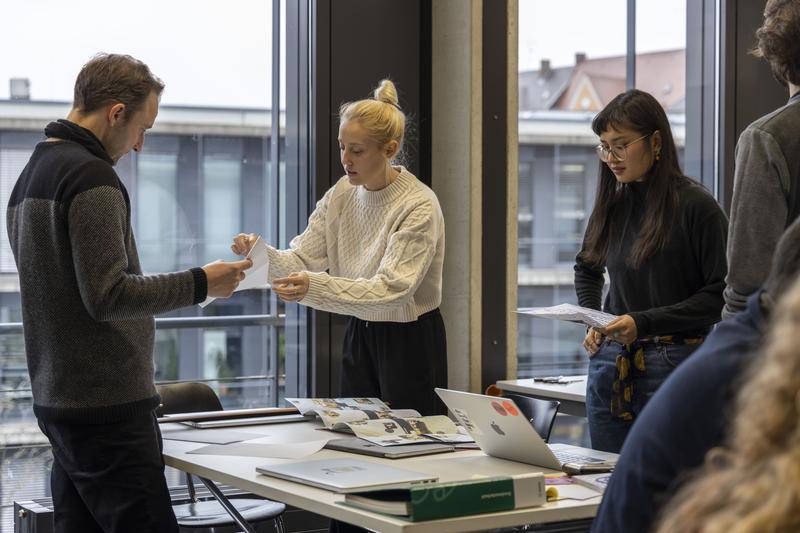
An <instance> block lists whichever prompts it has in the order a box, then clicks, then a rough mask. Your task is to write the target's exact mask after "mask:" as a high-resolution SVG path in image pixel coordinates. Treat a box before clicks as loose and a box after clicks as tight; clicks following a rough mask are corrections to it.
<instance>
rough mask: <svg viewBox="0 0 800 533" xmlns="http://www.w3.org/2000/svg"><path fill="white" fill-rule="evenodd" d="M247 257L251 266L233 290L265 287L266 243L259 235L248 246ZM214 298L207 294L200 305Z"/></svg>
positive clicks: (267, 265)
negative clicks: (251, 263) (251, 245)
mask: <svg viewBox="0 0 800 533" xmlns="http://www.w3.org/2000/svg"><path fill="white" fill-rule="evenodd" d="M247 258H248V259H250V260H252V261H253V266H251V267H250V268H248V269H247V270H245V271H244V275H245V278H244V279H243V280H242V281H241V283H239V286H238V287H236V289H235V290H234V291H233V292H239V291H244V290H247V289H255V288H258V287H265V286H267V284H268V281H269V280H268V277H269V253H268V252H267V243H265V242H264V240H263V239H262V238H261V235H259V236H258V239H256V242H255V243H254V244H253V247H252V248H250V253H248V254H247ZM214 300H216V298H214V297H213V296H209V297H208V298H206V299H205V300H204V301H202V302H201V303H200V307H205V306H207V305H208V304H210V303H211V302H213V301H214Z"/></svg>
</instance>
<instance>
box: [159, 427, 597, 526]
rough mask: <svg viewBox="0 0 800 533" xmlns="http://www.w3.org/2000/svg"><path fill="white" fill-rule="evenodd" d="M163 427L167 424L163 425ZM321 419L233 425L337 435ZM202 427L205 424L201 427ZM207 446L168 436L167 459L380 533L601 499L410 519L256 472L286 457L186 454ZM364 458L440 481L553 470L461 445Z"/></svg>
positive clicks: (570, 510)
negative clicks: (416, 454)
mask: <svg viewBox="0 0 800 533" xmlns="http://www.w3.org/2000/svg"><path fill="white" fill-rule="evenodd" d="M162 427H164V429H166V427H168V426H162ZM320 427H322V426H321V424H319V423H317V422H298V423H286V424H271V425H263V426H245V427H238V428H235V430H236V431H237V432H240V431H246V432H249V433H259V434H261V435H268V436H270V442H275V443H287V444H288V443H297V442H309V441H313V440H321V439H327V438H338V437H341V435H340V434H335V433H331V432H327V431H324V430H319V429H318V428H320ZM198 431H203V430H198ZM202 446H205V444H201V443H196V442H182V441H172V440H165V441H164V460H165V462H166V463H167V464H168V465H169V466H172V467H174V468H177V469H179V470H183V471H187V472H190V473H192V474H196V475H197V476H200V477H204V478H208V479H210V480H213V481H215V482H218V483H224V484H227V485H230V486H233V487H237V488H239V489H243V490H246V491H248V492H252V493H254V494H258V495H260V496H263V497H266V498H269V499H273V500H277V501H281V502H283V503H286V504H288V505H292V506H295V507H298V508H301V509H305V510H307V511H311V512H313V513H317V514H320V515H324V516H328V517H330V518H335V519H337V520H342V521H344V522H349V523H351V524H356V525H358V526H361V527H366V528H369V529H374V530H377V531H381V532H382V533H402V532H408V533H412V532H413V533H417V532H435V533H447V532H451V531H452V532H456V531H478V530H484V529H495V528H501V527H512V526H519V525H523V524H531V523H548V522H560V521H565V520H577V519H584V518H592V517H593V516H594V515H595V513H596V511H597V506H598V505H599V503H600V496H597V497H595V498H591V499H589V500H583V501H577V500H561V501H556V502H550V503H546V504H544V505H543V506H540V507H531V508H527V509H518V510H514V511H505V512H498V513H487V514H481V515H470V516H464V517H459V518H448V519H442V520H429V521H425V522H409V521H405V520H400V519H397V518H393V517H390V516H386V515H381V514H378V513H372V512H369V511H364V510H360V509H356V508H353V507H347V506H345V505H343V504H342V501H343V499H344V496H343V495H341V494H336V493H334V492H331V491H328V490H324V489H318V488H315V487H311V486H307V485H303V484H300V483H295V482H292V481H284V480H281V479H277V478H273V477H269V476H264V475H261V474H257V473H256V470H255V468H256V466H258V465H262V464H268V463H282V462H287V461H289V460H288V459H268V458H258V457H230V456H221V455H197V454H188V453H187V452H188V451H190V450H194V449H197V448H200V447H202ZM337 457H353V455H352V454H348V453H345V452H337V451H332V450H325V449H323V450H321V451H319V452H317V453H315V454H313V455H310V456H308V457H305V458H304V459H305V460H312V459H325V458H331V459H333V458H337ZM358 458H359V459H362V460H364V461H374V462H383V463H386V464H391V465H393V466H397V467H400V468H408V469H412V470H417V471H421V472H426V473H431V474H434V475H437V476H438V477H439V480H440V481H457V480H463V479H469V478H470V477H472V475H473V474H474V473H481V474H495V475H503V474H516V473H524V472H540V471H544V472H545V473H549V472H551V471H548V470H546V469H542V468H540V467H535V466H531V465H526V464H522V463H516V462H511V461H504V460H501V459H495V458H492V457H487V456H485V455H484V454H483V453H482V452H480V451H477V450H462V451H458V452H454V453H452V454H442V455H429V456H421V457H411V458H407V459H395V460H391V459H381V458H377V457H369V456H366V455H359V456H358Z"/></svg>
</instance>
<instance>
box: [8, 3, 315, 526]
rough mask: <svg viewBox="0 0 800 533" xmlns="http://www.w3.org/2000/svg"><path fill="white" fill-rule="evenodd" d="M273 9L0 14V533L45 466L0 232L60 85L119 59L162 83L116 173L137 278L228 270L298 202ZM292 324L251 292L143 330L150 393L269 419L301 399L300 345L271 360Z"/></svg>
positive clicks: (280, 240) (282, 226) (53, 6)
mask: <svg viewBox="0 0 800 533" xmlns="http://www.w3.org/2000/svg"><path fill="white" fill-rule="evenodd" d="M276 4H277V5H276ZM288 7H289V9H290V12H291V11H292V10H293V9H294V11H296V8H295V6H291V5H290V6H288ZM286 8H287V5H286V3H285V0H274V2H263V1H261V0H243V1H240V2H233V3H219V2H212V1H208V0H201V1H193V2H188V1H185V0H179V1H175V2H166V3H165V2H159V1H157V0H143V1H142V2H139V3H137V5H136V9H132V10H126V11H125V13H124V16H120V17H116V18H113V17H112V19H109V18H108V7H107V5H106V3H105V2H103V1H101V0H87V1H85V2H82V3H81V9H80V10H76V9H75V6H73V5H68V4H65V3H63V2H56V1H53V0H41V1H37V2H34V3H25V2H13V3H11V4H9V5H4V6H3V18H4V19H5V20H15V21H17V23H16V24H14V25H10V26H8V27H7V28H5V29H4V31H3V32H1V33H0V49H2V50H13V51H14V53H13V54H12V53H4V54H3V59H2V61H0V81H2V83H0V211H2V213H0V214H2V215H3V218H2V220H3V224H0V227H1V228H2V229H0V238H2V242H0V322H1V324H0V460H2V471H1V473H0V511H2V518H1V519H0V533H1V532H6V531H9V532H10V531H12V530H13V520H12V517H11V506H12V502H13V501H14V500H25V499H31V498H37V497H43V496H48V495H49V481H48V478H47V474H48V471H49V464H50V461H52V458H51V455H50V453H49V449H48V446H47V440H46V438H45V437H44V436H43V435H42V434H41V433H40V432H39V430H38V427H37V426H36V423H35V419H34V417H33V413H32V408H31V406H32V398H31V391H30V382H29V379H28V375H27V368H26V362H25V351H24V343H23V341H22V335H21V324H20V320H21V319H20V302H19V281H18V277H17V274H16V269H15V266H14V261H13V257H12V255H11V253H10V248H9V244H8V239H7V236H6V232H5V222H4V221H5V216H4V215H5V209H6V205H7V203H8V198H9V193H10V190H11V188H12V187H13V185H14V182H15V181H16V178H17V176H18V175H19V173H20V171H21V170H22V167H23V166H24V164H25V163H26V161H27V159H28V157H29V156H30V154H31V152H32V150H33V148H34V146H35V144H36V143H37V142H39V141H40V140H41V139H42V138H43V136H42V130H43V128H44V126H45V125H46V124H47V122H49V121H51V120H55V119H57V118H63V117H65V116H66V114H67V113H68V111H69V108H70V103H71V99H72V85H73V83H74V80H75V76H76V74H77V73H78V71H79V70H80V68H81V66H82V65H83V64H84V63H85V62H86V61H87V60H88V59H89V58H90V57H91V56H92V55H94V54H95V53H97V52H101V51H103V52H116V53H127V54H131V55H133V56H134V57H137V58H139V59H141V60H143V61H145V62H146V63H148V65H150V67H151V69H152V70H153V72H154V73H155V74H156V75H157V76H159V77H161V78H162V79H163V80H164V82H165V83H166V89H165V91H164V94H163V96H162V99H161V108H160V113H159V116H158V119H157V120H156V125H155V128H154V129H153V130H152V132H151V133H150V134H149V135H148V137H147V139H146V141H145V146H144V150H143V151H142V152H141V153H139V154H136V153H131V154H130V155H128V156H126V157H125V158H123V159H122V160H120V162H119V163H118V165H117V172H118V173H119V175H120V176H121V178H122V180H123V182H124V183H125V185H126V187H127V189H128V192H129V194H130V197H131V202H132V209H133V227H134V232H135V235H136V239H137V244H138V248H139V254H140V259H141V262H142V265H143V268H144V270H145V271H146V272H164V271H175V270H181V269H186V268H189V267H192V266H202V265H203V264H205V263H208V262H211V261H214V260H216V259H234V257H233V255H232V253H231V252H230V249H229V245H230V240H231V237H232V236H233V235H234V234H235V233H238V232H239V231H246V232H256V233H261V234H262V235H264V236H265V238H266V239H267V240H268V242H271V243H273V244H278V245H286V241H287V240H288V238H290V237H291V235H288V236H286V235H284V233H285V232H286V231H287V230H286V226H287V225H289V223H290V222H291V223H292V224H294V227H296V226H297V225H298V221H297V220H295V219H297V218H298V211H297V208H296V207H294V208H293V207H292V206H297V205H301V204H304V203H305V201H303V202H300V201H298V198H297V197H296V195H297V194H298V193H297V191H298V187H288V188H287V187H285V186H284V185H285V182H286V178H285V177H284V176H283V173H284V169H285V168H286V164H285V157H284V154H283V152H284V146H285V145H286V140H285V139H284V134H283V132H284V131H297V130H298V128H296V127H295V128H288V127H287V120H289V121H292V120H297V119H296V117H294V118H293V117H292V116H291V115H290V116H289V118H288V119H287V118H286V117H287V113H286V112H285V109H287V107H289V108H292V109H295V110H296V109H298V108H299V107H300V106H303V105H306V102H307V101H308V98H307V96H304V95H301V94H300V91H297V90H295V91H288V92H287V91H286V59H285V58H286V42H287V41H286V37H285V36H286V30H287V25H286ZM43 12H46V13H48V16H47V17H42V16H41V15H40V14H41V13H43ZM277 14H280V16H277V17H276V16H275V15H277ZM109 20H111V22H109ZM87 27H90V28H92V31H91V39H81V38H70V39H62V40H60V41H59V43H58V54H53V53H52V50H53V48H52V47H53V45H52V39H49V37H48V36H50V37H52V36H56V35H62V34H64V32H65V31H69V30H68V28H87ZM65 28H66V29H65ZM290 31H291V30H290ZM76 35H78V34H76ZM87 35H88V34H87ZM276 45H277V46H276ZM292 68H294V67H292ZM11 78H14V79H15V80H16V81H14V82H12V83H9V82H8V80H9V79H11ZM12 91H13V92H12ZM287 95H289V97H290V98H295V99H297V101H294V102H292V101H291V100H290V101H288V102H287V100H286V99H287ZM294 114H295V115H297V114H298V113H297V112H295V113H294ZM274 136H276V138H274ZM300 190H303V189H300ZM292 191H294V192H292ZM292 195H294V196H292ZM303 223H304V221H303ZM300 225H301V227H302V223H300ZM287 237H288V238H287ZM291 314H292V316H293V319H292V321H291V324H290V325H286V324H285V322H284V315H285V309H284V306H283V304H281V303H280V302H279V301H278V300H277V299H276V298H275V297H274V296H273V295H272V294H271V291H270V290H269V287H268V286H267V285H266V283H265V286H264V287H263V288H261V289H256V290H250V291H245V292H241V293H237V294H236V295H235V296H234V297H233V298H230V299H228V300H217V301H216V302H214V303H213V304H211V305H210V306H208V307H206V308H205V309H201V308H200V307H193V308H187V309H182V310H179V311H176V312H173V313H170V314H169V315H167V316H162V317H157V332H156V349H155V354H154V356H155V364H156V379H157V381H160V382H169V381H180V380H205V381H207V382H208V383H209V384H210V385H211V386H212V387H213V388H214V389H215V390H216V391H217V393H218V394H219V395H220V397H221V399H222V402H223V405H224V406H225V407H226V408H235V407H250V406H264V405H276V404H279V403H281V402H282V397H283V394H284V390H285V389H286V388H289V389H290V390H292V391H297V390H305V386H304V385H303V384H299V383H287V382H286V380H285V374H286V371H285V368H286V366H285V365H286V361H287V360H290V361H291V365H292V367H293V368H294V367H298V366H302V364H303V363H302V362H298V360H297V358H298V357H304V354H305V353H307V350H306V347H305V346H304V345H303V343H302V336H298V335H297V334H296V333H295V334H293V335H292V338H293V339H301V342H297V341H296V340H293V342H292V343H291V344H290V345H288V346H284V345H285V344H286V343H285V342H284V339H285V338H286V334H287V333H288V331H286V329H287V328H301V327H304V317H305V316H306V315H305V314H304V313H297V312H293V313H291ZM292 376H293V378H292V379H295V380H296V379H298V378H297V375H296V372H295V373H293V374H292Z"/></svg>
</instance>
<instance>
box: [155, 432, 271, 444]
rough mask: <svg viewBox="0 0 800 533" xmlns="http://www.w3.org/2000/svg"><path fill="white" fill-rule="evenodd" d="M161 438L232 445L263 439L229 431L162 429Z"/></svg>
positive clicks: (253, 434) (256, 434)
mask: <svg viewBox="0 0 800 533" xmlns="http://www.w3.org/2000/svg"><path fill="white" fill-rule="evenodd" d="M161 436H162V438H163V439H164V440H182V441H186V442H202V443H204V444H231V443H233V442H241V441H244V440H252V439H256V438H260V437H261V435H259V434H258V433H245V432H244V431H230V430H228V429H162V430H161Z"/></svg>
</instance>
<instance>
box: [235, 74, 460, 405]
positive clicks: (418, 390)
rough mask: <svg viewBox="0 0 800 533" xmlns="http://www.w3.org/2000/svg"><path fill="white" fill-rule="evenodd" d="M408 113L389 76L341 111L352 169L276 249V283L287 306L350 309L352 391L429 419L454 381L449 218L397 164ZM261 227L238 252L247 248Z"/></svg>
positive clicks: (241, 241)
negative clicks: (446, 268)
mask: <svg viewBox="0 0 800 533" xmlns="http://www.w3.org/2000/svg"><path fill="white" fill-rule="evenodd" d="M405 122H406V119H405V115H404V113H403V111H402V110H401V109H400V106H399V105H398V99H397V90H396V89H395V86H394V84H393V83H392V82H391V81H389V80H383V81H381V83H380V86H379V87H378V88H377V89H375V91H374V97H373V98H368V99H364V100H359V101H356V102H351V103H346V104H344V105H342V107H341V108H340V110H339V153H340V157H341V163H342V167H343V168H344V172H345V176H343V177H342V178H341V179H340V180H339V181H338V182H337V183H336V184H335V185H334V186H333V187H332V188H331V189H329V190H328V191H327V192H326V193H325V196H324V197H323V198H322V199H321V200H320V201H319V202H318V203H317V207H316V209H315V210H314V212H313V213H312V214H311V217H310V218H309V220H308V226H307V228H306V230H305V231H304V232H303V233H302V234H301V235H299V236H297V237H295V238H294V239H293V240H292V242H291V243H290V244H289V249H288V250H277V249H275V248H272V247H269V262H270V265H269V269H270V276H272V277H273V279H272V290H273V291H275V292H276V293H277V294H278V296H279V297H280V298H281V299H282V300H284V301H286V302H299V303H301V304H303V305H307V306H309V307H313V308H314V309H319V310H321V311H328V312H331V313H338V314H342V315H349V316H350V318H349V320H348V324H347V330H346V332H345V340H344V347H343V360H342V372H341V381H340V385H341V390H340V394H342V395H343V396H375V397H378V398H382V399H384V400H387V401H389V402H391V404H392V405H393V406H394V407H398V408H413V409H417V410H418V411H420V412H421V413H423V414H432V413H438V412H441V411H442V410H443V406H442V405H441V403H440V402H439V400H438V399H437V397H436V394H435V393H434V391H433V389H434V387H444V386H446V385H447V347H446V341H445V329H444V322H443V321H442V316H441V314H440V313H439V304H440V303H441V300H442V263H443V261H444V219H443V217H442V211H441V208H440V207H439V201H438V200H437V198H436V195H435V194H434V193H433V191H432V190H431V189H430V188H428V187H427V186H426V185H424V184H423V183H422V182H420V181H419V180H418V179H417V178H416V177H415V176H414V175H413V174H411V173H410V172H409V171H408V170H406V169H405V168H404V167H402V166H399V165H393V164H392V162H393V161H394V160H395V159H396V158H397V156H398V154H399V153H400V152H401V150H402V147H403V137H404V133H405ZM255 239H256V236H255V235H254V234H249V235H247V234H239V235H237V236H236V237H235V238H234V242H233V245H232V246H231V249H232V250H233V251H234V252H235V253H238V254H240V255H246V254H247V252H248V251H249V250H250V247H251V246H252V244H253V243H254V242H255Z"/></svg>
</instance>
